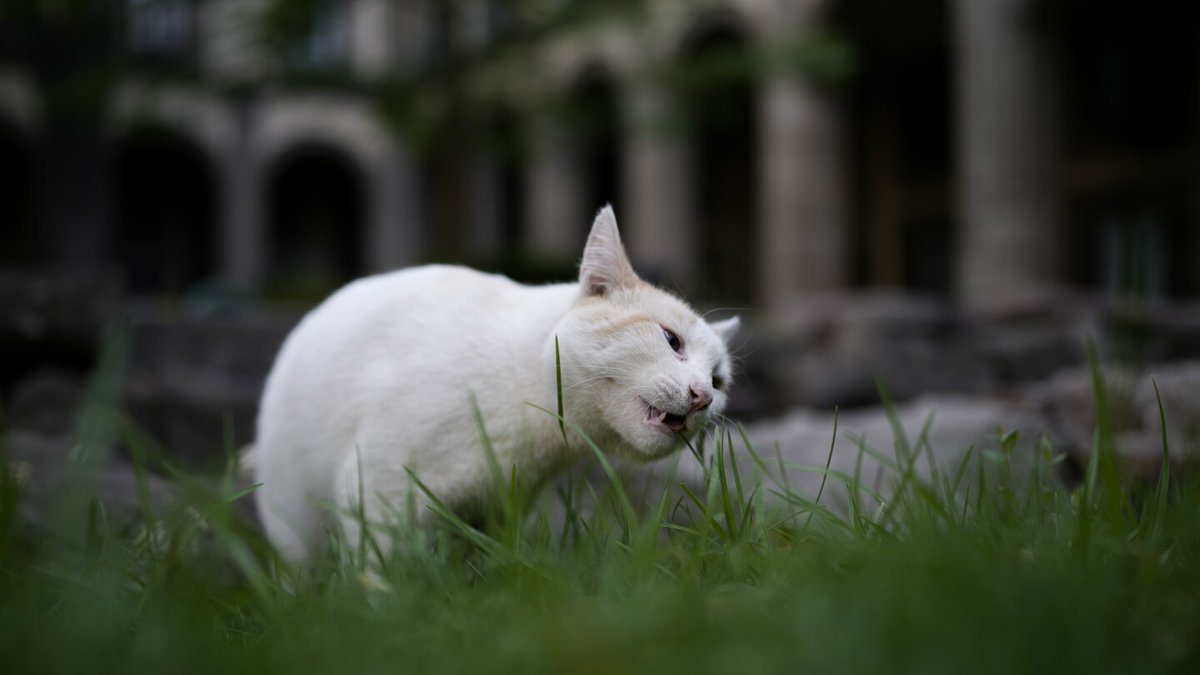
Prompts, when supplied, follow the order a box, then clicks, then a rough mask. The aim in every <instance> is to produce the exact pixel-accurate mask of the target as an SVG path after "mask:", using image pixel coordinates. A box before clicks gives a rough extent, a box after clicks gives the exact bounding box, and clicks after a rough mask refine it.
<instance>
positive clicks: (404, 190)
mask: <svg viewBox="0 0 1200 675" xmlns="http://www.w3.org/2000/svg"><path fill="white" fill-rule="evenodd" d="M374 164H375V168H374V169H373V170H372V171H371V172H370V174H369V181H370V185H369V186H368V194H369V195H370V197H369V199H370V202H369V204H368V207H369V208H368V212H367V222H366V228H367V231H366V236H365V237H364V238H363V244H364V246H365V247H366V250H365V251H363V260H364V261H365V262H366V264H367V269H368V271H369V272H386V271H388V270H393V269H396V268H398V267H404V266H406V265H411V264H413V263H415V262H417V260H418V258H419V256H420V250H421V232H420V229H421V228H420V222H421V221H420V202H419V201H418V200H419V195H420V190H419V188H418V179H419V171H418V168H417V166H416V162H415V161H414V160H413V158H412V156H410V155H409V154H408V152H407V151H406V150H404V149H403V148H398V149H397V150H396V151H395V152H394V153H387V154H386V155H383V156H381V157H379V158H378V159H377V160H376V161H375V163H374Z"/></svg>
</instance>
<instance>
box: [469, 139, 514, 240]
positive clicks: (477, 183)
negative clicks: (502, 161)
mask: <svg viewBox="0 0 1200 675" xmlns="http://www.w3.org/2000/svg"><path fill="white" fill-rule="evenodd" d="M467 171H468V175H467V190H468V193H467V196H466V198H467V200H468V201H469V202H470V211H469V213H468V214H467V220H468V222H467V230H468V233H469V236H468V237H467V250H468V251H469V252H470V253H471V254H472V255H473V256H475V257H477V258H486V257H488V256H492V255H495V254H496V253H499V252H501V251H502V250H503V249H504V246H505V245H506V244H508V242H506V241H504V233H503V232H502V227H501V222H500V221H501V209H502V208H503V205H504V197H503V195H502V194H501V190H502V189H503V186H502V185H501V180H500V166H499V162H497V161H496V158H495V156H494V155H493V154H492V153H490V152H486V151H477V152H476V153H475V154H474V155H473V156H472V157H471V158H470V160H469V162H468V169H467Z"/></svg>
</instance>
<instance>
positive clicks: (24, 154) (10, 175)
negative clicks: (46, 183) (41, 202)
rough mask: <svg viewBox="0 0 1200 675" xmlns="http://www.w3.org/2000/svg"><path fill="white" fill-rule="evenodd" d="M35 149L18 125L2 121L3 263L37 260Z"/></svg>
mask: <svg viewBox="0 0 1200 675" xmlns="http://www.w3.org/2000/svg"><path fill="white" fill-rule="evenodd" d="M32 195H33V150H32V148H31V144H30V142H29V139H27V138H26V137H25V135H24V134H23V133H22V132H21V131H20V130H19V129H17V128H16V127H15V126H13V125H11V124H9V123H7V122H5V121H3V120H0V263H7V264H29V263H32V262H35V260H36V258H37V253H38V251H37V246H36V244H37V242H36V241H35V240H34V232H33V202H32V198H31V196H32Z"/></svg>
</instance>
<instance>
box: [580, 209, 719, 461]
mask: <svg viewBox="0 0 1200 675" xmlns="http://www.w3.org/2000/svg"><path fill="white" fill-rule="evenodd" d="M737 326H738V319H737V317H733V318H731V319H726V320H724V321H719V322H716V323H708V322H706V321H705V320H704V319H703V318H701V317H700V316H698V315H697V314H696V312H695V311H693V310H692V308H691V307H689V306H688V305H687V303H685V302H683V301H682V300H680V299H679V298H678V297H676V296H675V295H673V294H671V293H668V292H666V291H664V290H661V289H659V288H655V287H654V286H652V285H650V284H648V283H646V282H645V281H642V280H641V279H640V278H638V276H637V274H636V273H635V272H634V271H633V267H632V266H631V265H630V263H629V258H628V256H627V255H626V254H625V249H624V247H623V246H622V244H621V237H620V235H619V234H618V232H617V221H616V217H615V216H614V215H613V211H612V208H611V207H608V206H606V207H604V208H603V209H601V211H600V213H599V214H597V216H596V220H595V222H594V223H593V225H592V231H591V234H590V235H589V236H588V240H587V245H586V246H585V247H584V251H583V260H582V262H581V263H580V266H579V297H578V299H577V301H576V303H575V305H574V307H573V308H572V309H571V311H570V312H569V313H568V314H567V316H566V317H564V319H563V320H562V322H560V324H559V326H558V337H559V341H560V350H561V354H562V372H563V396H564V400H565V406H566V412H567V417H568V419H570V418H571V417H572V416H573V415H574V416H576V418H577V419H579V420H580V421H581V422H584V427H585V429H586V428H590V429H592V430H594V431H595V432H597V433H598V434H599V435H601V436H602V437H603V436H607V437H608V439H607V440H609V441H610V442H611V441H613V440H615V441H617V444H616V445H617V447H604V448H603V449H604V450H606V451H615V452H617V453H619V454H622V455H627V456H630V457H632V458H635V459H642V460H648V459H654V458H658V457H662V456H664V455H666V454H668V453H670V452H671V451H673V450H675V449H677V448H679V447H680V446H681V445H682V444H683V441H684V439H685V438H688V439H690V438H692V437H693V436H695V435H696V433H697V432H699V431H700V430H701V429H703V428H704V427H705V426H707V425H708V424H709V423H710V422H711V421H712V420H714V419H715V418H716V417H717V416H719V415H720V414H721V412H722V411H723V410H724V409H725V403H726V401H727V396H728V391H729V385H730V381H731V376H732V372H731V363H730V357H729V347H728V345H729V340H730V339H731V338H732V336H733V334H734V333H735V332H736V330H737ZM614 437H615V438H614ZM597 440H599V439H597Z"/></svg>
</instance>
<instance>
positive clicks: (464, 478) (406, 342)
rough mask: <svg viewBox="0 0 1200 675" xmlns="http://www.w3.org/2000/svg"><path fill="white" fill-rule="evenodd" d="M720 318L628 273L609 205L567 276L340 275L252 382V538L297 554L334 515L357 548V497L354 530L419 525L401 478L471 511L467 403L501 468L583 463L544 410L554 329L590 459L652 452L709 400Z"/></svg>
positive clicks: (472, 460)
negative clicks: (258, 520) (597, 452)
mask: <svg viewBox="0 0 1200 675" xmlns="http://www.w3.org/2000/svg"><path fill="white" fill-rule="evenodd" d="M737 325H738V320H737V318H736V317H734V318H732V319H728V320H726V321H722V322H719V323H714V324H709V323H706V322H705V321H704V320H703V319H701V318H700V317H698V316H697V315H696V313H695V312H694V311H692V309H691V308H689V307H688V306H687V305H686V304H685V303H684V302H682V301H681V300H680V299H678V298H677V297H675V296H674V295H671V294H670V293H667V292H664V291H662V290H659V289H657V288H654V287H653V286H650V285H649V284H647V283H645V282H644V281H642V280H641V279H639V278H638V277H637V275H636V274H635V273H634V271H633V268H632V267H631V266H630V264H629V260H628V258H627V256H626V255H625V250H624V248H623V247H622V245H621V239H620V235H619V234H618V233H617V223H616V219H615V217H614V216H613V212H612V209H611V208H609V207H605V208H604V209H602V210H601V211H600V213H599V214H598V215H597V216H596V220H595V223H594V224H593V226H592V231H591V234H590V235H589V236H588V240H587V245H586V247H585V249H584V252H583V260H582V262H581V264H580V271H579V283H568V284H556V285H549V286H525V285H521V284H518V283H516V282H514V281H512V280H510V279H508V278H506V277H502V276H499V275H492V274H484V273H481V272H476V271H474V270H470V269H466V268H462V267H450V266H443V265H430V266H425V267H417V268H413V269H408V270H402V271H398V272H392V273H388V274H382V275H379V276H374V277H369V278H366V279H361V280H359V281H356V282H354V283H351V284H349V285H348V286H346V287H345V288H343V289H341V290H339V291H338V292H337V293H335V294H334V295H333V296H331V297H330V298H329V299H327V300H326V301H325V302H324V303H322V304H321V305H320V306H319V307H317V308H316V309H314V310H313V311H312V312H310V313H309V314H308V315H307V316H306V317H305V318H304V320H303V321H301V322H300V324H299V325H298V326H297V327H296V328H295V330H293V331H292V333H291V335H289V336H288V338H287V340H286V341H285V342H284V344H283V347H282V349H281V350H280V352H279V356H278V357H277V359H276V361H275V365H274V367H273V368H272V370H271V374H270V376H269V377H268V378H267V383H266V389H265V391H264V393H263V398H262V406H261V410H260V413H259V418H258V439H257V442H256V448H255V452H256V456H255V457H254V458H253V460H252V465H253V466H254V467H255V470H256V472H257V482H259V483H261V484H262V485H261V487H260V488H259V489H258V491H257V493H256V497H257V501H258V510H259V513H260V515H261V517H262V521H263V523H264V525H265V527H266V531H267V534H268V536H269V537H270V539H271V541H272V542H274V543H275V545H277V546H278V547H279V548H280V550H281V551H282V552H283V553H284V554H285V555H287V556H288V557H290V558H294V559H302V558H305V557H308V556H311V555H312V554H313V553H314V552H316V551H318V550H320V547H321V545H322V543H323V537H324V536H325V530H326V529H327V528H329V527H330V526H332V525H333V524H334V523H336V522H337V521H338V520H340V521H341V523H340V524H341V526H342V528H343V530H344V531H345V533H346V537H347V539H348V540H349V541H351V542H354V541H356V540H357V537H358V528H357V522H358V521H357V519H356V518H354V517H350V516H348V515H347V514H348V513H350V512H351V511H352V510H353V509H355V508H358V506H359V505H360V504H361V506H362V507H363V508H364V510H365V515H366V518H367V520H368V522H375V521H380V520H385V519H386V518H388V517H389V516H392V517H394V515H395V511H396V510H397V509H400V508H402V507H404V506H405V505H406V504H410V503H412V504H415V505H416V507H417V512H416V514H415V516H416V518H417V520H418V521H425V520H427V519H428V518H429V517H430V511H429V509H428V507H427V504H428V501H427V499H426V498H425V495H424V493H423V492H420V491H419V490H418V491H416V492H413V493H411V494H410V490H415V489H416V488H414V487H413V485H412V481H411V479H410V477H409V475H408V472H409V471H411V472H412V473H413V475H415V476H416V477H417V478H419V480H420V481H421V482H422V483H423V484H424V485H425V486H426V487H427V488H428V489H429V490H430V491H431V492H432V493H433V494H435V495H437V496H438V497H439V498H440V499H441V500H442V501H444V502H445V503H446V504H448V505H449V506H451V508H456V509H470V508H471V507H472V506H474V505H477V504H479V503H480V502H481V501H482V500H484V499H486V498H487V497H488V495H489V493H490V491H491V488H492V486H493V484H494V483H493V480H492V473H491V472H490V471H489V464H488V459H487V456H486V454H485V452H484V449H483V444H482V441H481V439H480V435H479V432H478V429H477V427H476V424H475V422H474V417H473V414H474V413H473V409H472V406H473V405H477V406H478V410H479V411H480V413H481V414H482V417H483V420H484V422H485V425H486V429H487V432H488V435H489V437H490V439H491V442H492V444H493V447H494V451H495V455H496V458H497V460H498V461H499V463H500V466H501V470H502V471H503V472H504V473H503V475H504V476H509V475H510V472H511V471H513V470H514V469H515V473H516V475H517V476H518V477H520V478H521V479H522V480H523V481H526V482H528V483H530V484H539V483H541V482H542V481H544V480H545V479H546V478H549V477H550V476H551V475H552V474H553V473H554V472H555V471H556V470H557V469H559V468H561V467H563V466H564V465H565V464H566V463H568V462H570V461H572V460H574V459H576V458H578V457H580V456H582V455H583V454H585V453H589V452H590V451H589V450H588V449H587V446H586V445H585V444H584V442H583V441H582V439H581V438H580V436H579V435H578V434H577V433H575V432H573V431H572V430H571V428H570V427H568V429H567V439H568V441H567V442H565V443H564V440H563V435H562V432H561V430H560V427H559V422H558V420H557V419H556V417H555V416H554V415H552V414H548V413H547V412H545V410H549V411H553V410H555V409H556V408H557V393H558V386H557V383H556V373H555V338H556V337H557V339H558V344H559V348H560V355H561V364H562V365H561V373H562V393H563V411H564V417H565V418H566V419H567V420H568V421H569V422H571V423H572V424H575V425H578V427H579V428H580V429H582V430H583V431H584V432H585V433H586V434H587V435H588V436H590V437H591V438H592V439H593V440H594V441H595V442H596V443H597V444H598V445H599V447H600V448H602V449H603V450H604V451H605V452H608V453H612V454H614V455H616V456H621V457H626V458H631V459H636V460H642V461H646V460H652V459H656V458H660V457H663V456H665V455H667V454H669V453H671V452H672V451H673V450H675V449H677V448H679V447H680V446H681V445H682V443H683V439H684V438H690V437H692V436H694V435H695V434H696V433H697V432H698V431H699V430H701V429H702V428H703V427H704V426H705V425H707V424H708V423H709V421H710V420H712V419H713V418H714V416H716V415H718V414H720V412H721V411H722V409H723V408H724V407H725V401H726V388H727V385H728V383H729V380H730V360H729V353H728V349H727V347H726V344H727V342H728V340H729V338H730V337H731V334H732V333H733V332H734V331H735V330H736V328H737ZM534 406H538V407H541V408H542V409H544V410H538V409H537V408H536V407H534ZM360 481H361V485H362V488H363V490H362V494H363V498H362V499H361V502H360V498H359V495H360V492H359V485H360ZM339 514H340V515H339Z"/></svg>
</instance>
